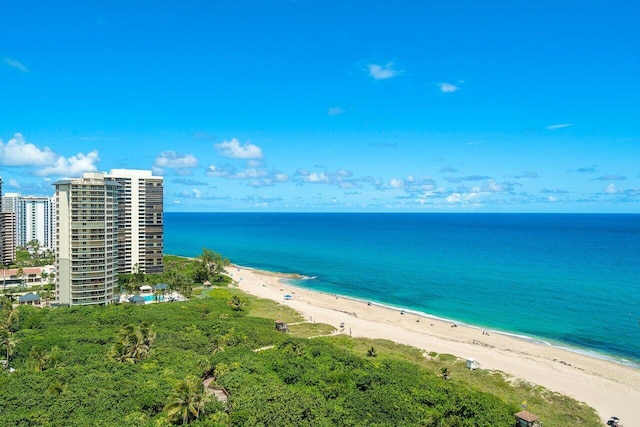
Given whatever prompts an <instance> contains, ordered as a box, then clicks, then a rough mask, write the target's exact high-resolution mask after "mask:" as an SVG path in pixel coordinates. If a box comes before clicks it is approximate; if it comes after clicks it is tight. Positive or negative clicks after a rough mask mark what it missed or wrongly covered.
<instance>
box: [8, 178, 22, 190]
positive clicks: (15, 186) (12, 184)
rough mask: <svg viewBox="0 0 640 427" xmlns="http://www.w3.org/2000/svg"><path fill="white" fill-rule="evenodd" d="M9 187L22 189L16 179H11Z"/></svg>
mask: <svg viewBox="0 0 640 427" xmlns="http://www.w3.org/2000/svg"><path fill="white" fill-rule="evenodd" d="M8 185H9V187H13V188H20V183H19V182H18V181H16V180H15V179H10V180H9V182H8Z"/></svg>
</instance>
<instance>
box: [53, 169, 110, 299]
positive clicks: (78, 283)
mask: <svg viewBox="0 0 640 427" xmlns="http://www.w3.org/2000/svg"><path fill="white" fill-rule="evenodd" d="M53 185H54V186H55V189H56V194H55V200H56V226H55V227H56V268H57V276H56V279H57V287H56V288H57V289H56V291H57V300H58V301H59V302H60V303H61V304H69V305H88V304H109V303H111V302H113V301H114V299H115V290H116V289H117V284H118V196H119V189H120V187H121V186H120V184H118V183H117V182H115V181H112V180H108V179H105V176H104V174H102V173H85V174H84V176H83V177H82V178H72V179H64V180H60V181H57V182H55V183H54V184H53Z"/></svg>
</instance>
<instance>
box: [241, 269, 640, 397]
mask: <svg viewBox="0 0 640 427" xmlns="http://www.w3.org/2000/svg"><path fill="white" fill-rule="evenodd" d="M234 266H235V264H234ZM237 267H240V268H245V269H248V270H252V271H254V272H255V273H256V274H263V275H272V276H278V275H280V278H281V280H282V283H283V284H284V285H286V286H290V287H292V288H296V289H301V290H304V291H308V292H313V293H317V294H320V295H328V296H337V297H339V298H342V299H347V300H351V301H353V302H354V303H362V304H371V305H373V306H376V307H380V308H383V309H388V310H393V311H396V312H404V313H406V314H412V315H415V316H419V317H422V318H425V319H433V320H437V321H440V322H446V323H450V324H453V323H455V324H456V325H457V326H464V327H467V328H471V329H476V330H478V331H483V330H484V331H486V332H491V333H495V334H500V335H503V336H506V337H511V338H513V339H517V340H522V341H526V342H530V343H532V344H537V345H544V346H549V347H552V348H557V349H559V350H565V351H568V352H571V353H576V354H580V355H583V356H586V357H591V358H594V359H600V360H603V361H606V362H611V363H616V364H619V365H621V366H627V367H629V368H632V369H636V370H640V361H635V360H630V359H627V358H624V357H623V356H616V355H612V354H606V353H600V352H598V351H596V350H590V349H586V348H581V347H576V346H571V345H570V344H566V343H563V342H560V341H553V340H550V339H548V338H544V337H536V336H531V335H523V334H520V333H517V332H509V331H503V330H499V329H491V328H488V327H482V326H479V325H474V324H472V323H467V322H464V321H461V320H457V319H450V318H446V317H441V316H436V315H434V314H429V313H426V312H422V311H418V310H414V309H406V308H401V307H398V306H394V305H390V304H385V303H382V302H379V301H374V300H371V301H368V300H365V299H362V298H357V297H353V296H350V295H342V294H335V293H330V292H325V291H318V290H314V289H308V288H305V287H304V286H301V285H298V284H296V283H289V282H288V280H289V279H295V280H306V279H313V277H308V276H301V275H297V274H295V273H293V274H291V273H274V272H270V271H266V270H260V269H253V268H250V267H243V266H237ZM292 276H300V277H292ZM639 386H640V385H639Z"/></svg>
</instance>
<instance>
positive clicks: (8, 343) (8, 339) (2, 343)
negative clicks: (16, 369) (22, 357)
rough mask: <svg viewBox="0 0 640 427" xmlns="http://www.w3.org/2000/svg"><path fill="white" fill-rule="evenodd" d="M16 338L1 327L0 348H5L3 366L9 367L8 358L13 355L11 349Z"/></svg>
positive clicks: (14, 344)
mask: <svg viewBox="0 0 640 427" xmlns="http://www.w3.org/2000/svg"><path fill="white" fill-rule="evenodd" d="M17 342H18V341H17V340H16V339H15V338H13V333H11V332H10V331H9V330H6V329H3V330H1V331H0V349H4V350H6V353H5V354H6V359H5V360H6V361H5V368H7V369H9V358H10V357H11V356H12V355H13V349H14V348H15V346H16V344H17Z"/></svg>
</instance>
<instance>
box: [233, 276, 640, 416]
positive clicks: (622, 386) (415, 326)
mask: <svg viewBox="0 0 640 427" xmlns="http://www.w3.org/2000/svg"><path fill="white" fill-rule="evenodd" d="M227 272H228V274H229V275H230V276H231V277H232V279H233V280H234V281H235V282H236V283H237V285H238V287H239V288H240V289H241V290H243V291H244V292H247V293H248V294H251V295H255V296H258V297H261V298H267V299H271V300H273V301H276V302H278V303H281V304H283V305H288V306H290V307H291V308H293V309H294V310H296V311H298V312H300V313H302V315H303V316H304V318H305V319H308V320H313V321H318V322H321V323H328V324H331V325H333V326H334V327H336V329H337V330H338V331H339V332H338V333H343V334H350V335H351V336H354V337H366V338H381V339H389V340H391V341H395V342H397V343H401V344H406V345H410V346H413V347H416V348H420V349H422V350H424V351H435V352H437V353H446V354H452V355H455V356H456V357H459V358H463V359H464V358H473V359H475V360H477V361H478V362H479V363H480V369H489V370H498V371H502V372H505V373H506V374H509V375H511V376H512V377H514V378H516V379H523V380H525V381H527V382H530V383H533V384H538V385H541V386H543V387H545V388H547V389H549V390H551V391H554V392H558V393H561V394H563V395H567V396H570V397H572V398H574V399H576V400H578V401H581V402H584V403H586V404H587V405H589V406H591V407H593V408H594V409H595V410H596V411H597V413H598V415H599V416H600V418H601V419H602V421H603V423H604V422H606V420H607V419H608V418H609V417H611V416H612V415H616V416H618V417H620V418H621V420H622V423H623V424H624V425H625V426H627V427H629V426H634V425H635V426H638V427H640V424H639V423H640V421H638V420H640V407H637V406H638V405H637V402H640V369H638V368H637V367H636V366H634V365H627V364H625V363H623V362H619V361H616V360H611V359H607V358H606V357H599V356H600V355H591V354H588V353H587V352H581V351H574V350H573V349H571V348H563V347H560V346H558V345H555V344H553V343H549V342H546V341H544V340H540V339H538V338H533V337H526V336H519V335H517V334H510V333H505V332H501V331H496V330H491V329H483V328H481V327H477V326H474V325H469V324H465V323H459V322H457V321H454V320H450V319H443V318H439V317H437V316H432V315H429V314H427V313H420V312H417V311H414V310H404V309H401V308H397V307H393V306H388V305H385V304H381V303H378V302H373V301H371V302H369V301H364V300H361V299H357V298H354V297H350V296H342V295H337V294H328V293H324V292H321V291H315V290H310V289H307V288H304V287H301V286H298V285H296V284H293V283H290V281H289V280H290V279H296V280H300V279H304V276H301V275H297V274H287V273H276V272H269V271H263V270H259V269H253V268H249V267H243V266H239V265H235V264H232V265H230V266H229V267H228V268H227ZM285 294H291V296H292V299H290V300H286V299H285V298H284V295H285ZM340 324H344V325H345V326H344V327H343V328H342V329H341V328H339V325H340ZM577 350H579V349H577ZM528 410H531V411H532V412H534V413H535V408H528ZM634 423H635V424H634Z"/></svg>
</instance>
